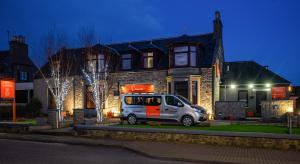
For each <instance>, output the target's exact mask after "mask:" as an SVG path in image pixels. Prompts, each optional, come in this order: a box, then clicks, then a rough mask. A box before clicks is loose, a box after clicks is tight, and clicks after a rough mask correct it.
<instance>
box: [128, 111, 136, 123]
mask: <svg viewBox="0 0 300 164" xmlns="http://www.w3.org/2000/svg"><path fill="white" fill-rule="evenodd" d="M127 122H128V124H130V125H135V124H136V123H137V119H136V116H135V115H133V114H131V115H129V116H128V117H127Z"/></svg>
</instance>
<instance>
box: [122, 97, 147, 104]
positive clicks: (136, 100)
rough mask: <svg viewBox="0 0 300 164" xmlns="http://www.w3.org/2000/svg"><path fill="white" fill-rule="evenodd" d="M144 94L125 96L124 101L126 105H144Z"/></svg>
mask: <svg viewBox="0 0 300 164" xmlns="http://www.w3.org/2000/svg"><path fill="white" fill-rule="evenodd" d="M144 102H145V101H144V96H126V97H125V103H126V104H127V105H144Z"/></svg>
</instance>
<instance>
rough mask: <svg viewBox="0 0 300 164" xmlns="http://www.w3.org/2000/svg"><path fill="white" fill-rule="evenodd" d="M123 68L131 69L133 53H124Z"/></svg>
mask: <svg viewBox="0 0 300 164" xmlns="http://www.w3.org/2000/svg"><path fill="white" fill-rule="evenodd" d="M122 69H123V70H130V69H131V54H124V55H122Z"/></svg>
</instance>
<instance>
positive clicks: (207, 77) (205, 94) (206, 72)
mask: <svg viewBox="0 0 300 164" xmlns="http://www.w3.org/2000/svg"><path fill="white" fill-rule="evenodd" d="M212 78H213V72H212V68H201V82H200V105H201V106H202V107H204V108H205V109H206V110H207V111H208V113H210V114H213V113H214V111H213V79H212Z"/></svg>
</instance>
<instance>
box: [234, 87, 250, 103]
mask: <svg viewBox="0 0 300 164" xmlns="http://www.w3.org/2000/svg"><path fill="white" fill-rule="evenodd" d="M241 92H246V93H247V96H246V101H242V100H241V98H240V95H241ZM237 100H238V101H240V102H246V107H247V106H248V102H249V92H248V90H238V97H237Z"/></svg>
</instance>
